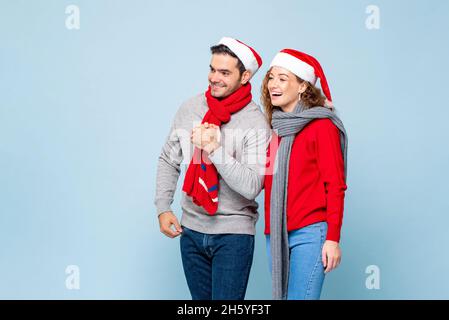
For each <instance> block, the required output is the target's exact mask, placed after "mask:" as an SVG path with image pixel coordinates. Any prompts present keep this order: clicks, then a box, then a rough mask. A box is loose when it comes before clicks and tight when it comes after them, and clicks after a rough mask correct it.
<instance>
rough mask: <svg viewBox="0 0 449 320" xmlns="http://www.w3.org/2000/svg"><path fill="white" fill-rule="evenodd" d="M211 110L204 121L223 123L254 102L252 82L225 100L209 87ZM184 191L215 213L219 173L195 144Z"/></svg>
mask: <svg viewBox="0 0 449 320" xmlns="http://www.w3.org/2000/svg"><path fill="white" fill-rule="evenodd" d="M205 95H206V100H207V105H208V107H209V110H208V111H207V112H206V115H205V116H204V118H203V120H202V122H201V123H205V122H208V123H212V124H215V125H217V126H221V124H222V123H227V122H228V121H229V120H231V114H233V113H235V112H237V111H239V110H241V109H242V108H243V107H245V106H246V105H247V104H248V103H250V102H251V99H252V95H251V84H250V83H249V82H248V83H247V84H246V85H244V86H241V87H240V88H239V89H237V90H236V91H234V92H233V93H232V94H231V95H229V96H227V97H226V98H224V99H222V100H218V99H217V98H214V97H213V96H212V95H211V93H210V87H209V88H208V90H207V91H206V93H205ZM182 191H184V192H186V193H187V195H188V196H189V197H192V200H193V202H194V203H195V204H196V205H198V206H201V207H203V208H204V209H205V210H206V211H207V212H208V213H209V214H211V215H213V214H214V213H215V212H217V208H218V172H217V169H216V168H215V166H214V165H213V164H212V163H211V161H210V160H209V158H208V157H207V154H206V153H205V152H203V151H202V150H201V149H199V148H197V147H195V150H194V152H193V157H192V160H191V161H190V165H189V167H188V169H187V172H186V176H185V180H184V185H183V187H182Z"/></svg>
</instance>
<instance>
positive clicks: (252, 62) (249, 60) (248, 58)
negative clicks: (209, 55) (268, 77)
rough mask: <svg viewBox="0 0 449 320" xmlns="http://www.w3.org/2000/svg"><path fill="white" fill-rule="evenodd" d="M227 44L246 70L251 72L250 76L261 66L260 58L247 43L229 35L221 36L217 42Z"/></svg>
mask: <svg viewBox="0 0 449 320" xmlns="http://www.w3.org/2000/svg"><path fill="white" fill-rule="evenodd" d="M218 44H223V45H225V46H227V47H228V48H229V49H230V50H231V51H232V52H234V54H235V55H236V56H237V57H238V58H239V59H240V61H242V63H243V66H244V67H245V69H246V70H248V71H250V72H251V77H252V76H253V75H254V74H255V73H256V72H257V70H259V68H260V67H261V66H262V58H261V57H260V55H259V54H258V53H257V52H256V50H254V49H253V48H251V47H250V46H248V45H247V44H245V43H243V42H241V41H239V40H237V39H234V38H229V37H223V38H221V40H220V41H219V42H218Z"/></svg>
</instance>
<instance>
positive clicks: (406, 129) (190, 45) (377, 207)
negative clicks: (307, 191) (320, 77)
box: [0, 0, 449, 299]
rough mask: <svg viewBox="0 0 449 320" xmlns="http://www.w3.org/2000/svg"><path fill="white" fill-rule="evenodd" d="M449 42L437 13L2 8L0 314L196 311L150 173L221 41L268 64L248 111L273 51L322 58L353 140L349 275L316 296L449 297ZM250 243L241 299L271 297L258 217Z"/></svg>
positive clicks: (78, 0)
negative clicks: (186, 303)
mask: <svg viewBox="0 0 449 320" xmlns="http://www.w3.org/2000/svg"><path fill="white" fill-rule="evenodd" d="M69 4H75V5H78V6H79V8H80V10H81V29H80V30H68V29H66V27H65V19H66V16H67V15H66V14H65V8H66V6H67V5H69ZM370 4H374V5H377V6H379V8H380V14H381V16H380V17H381V21H380V23H381V25H380V29H379V30H368V29H367V28H366V27H365V20H366V18H367V17H368V14H367V13H366V12H365V9H366V7H367V6H368V5H370ZM448 30H449V2H447V1H444V0H440V1H437V0H434V1H386V0H385V1H355V0H354V1H331V0H329V1H286V0H280V1H256V0H252V1H220V2H218V1H217V2H212V1H208V0H200V1H180V0H179V1H143V0H141V1H138V0H132V1H125V0H123V1H112V0H108V1H106V0H96V1H82V0H73V1H56V0H53V1H13V0H9V1H6V0H1V1H0V243H1V245H0V298H3V299H17V298H18V299H24V298H26V299H122V298H123V299H189V298H190V295H189V292H188V288H187V285H186V282H185V279H184V274H183V271H182V265H181V260H180V253H179V239H176V240H171V239H168V238H166V237H164V236H163V235H162V234H161V233H160V232H159V226H158V222H157V219H156V215H155V208H154V205H153V198H154V189H155V174H156V164H157V159H158V155H159V152H160V150H161V147H162V144H163V140H164V139H165V137H166V135H167V133H168V129H169V126H170V124H171V121H172V118H173V116H174V114H175V112H176V110H177V108H178V106H179V105H180V104H181V102H182V101H184V100H185V99H187V98H189V97H191V96H193V95H195V94H197V93H200V92H202V91H204V90H205V89H206V86H207V72H208V64H209V59H210V53H209V47H210V45H213V44H215V43H216V42H217V41H218V40H219V39H220V38H221V37H222V36H224V35H227V36H233V37H237V38H239V39H241V40H243V41H246V42H248V43H249V44H251V45H253V46H254V47H255V48H256V49H257V50H258V51H259V52H260V53H261V55H262V58H263V59H264V61H265V64H264V66H263V67H262V70H261V71H260V72H259V73H258V74H257V75H256V76H255V78H254V79H253V80H252V82H253V87H254V90H253V94H254V98H255V100H256V101H259V96H260V94H259V88H260V83H261V79H262V77H263V74H264V72H265V71H266V70H267V66H268V64H269V62H270V60H271V58H272V57H273V56H274V54H275V53H276V52H277V51H278V50H280V49H282V48H284V47H292V48H296V49H299V50H302V51H305V52H308V53H310V54H312V55H315V56H316V57H317V58H318V59H319V60H320V61H321V63H322V65H323V68H324V70H325V72H326V75H327V78H328V81H329V84H330V88H331V92H332V95H333V99H334V103H335V105H336V107H337V108H338V110H339V112H340V116H341V118H342V119H343V121H344V123H345V126H346V128H347V131H348V132H349V139H350V140H349V141H350V143H349V163H348V165H349V175H348V186H349V188H348V191H347V196H346V203H345V206H346V210H345V219H344V226H343V238H342V249H343V262H342V265H341V267H340V268H339V269H337V270H336V271H334V272H332V273H331V274H330V275H329V276H328V277H327V279H326V282H325V286H324V289H323V294H322V298H324V299H411V298H414V299H428V298H436V299H442V298H446V299H447V298H449V285H448V284H449V273H448V268H449V257H448V254H447V252H448V251H447V244H448V240H449V235H448V234H449V232H448V224H449V217H448V214H449V205H448V201H449V197H448V180H449V173H448V164H449V148H448V141H449V134H448V126H447V120H448V116H449V111H448V110H449V108H448V105H447V101H448V98H447V92H448V89H447V84H448V81H447V78H446V77H447V75H448V74H449V63H448V60H447V59H448V57H449V45H448V38H447V31H448ZM178 186H179V187H180V183H178ZM179 200H180V193H178V194H177V197H176V199H175V204H174V206H173V207H174V209H175V211H176V212H177V213H178V214H179V213H180V206H179ZM258 201H259V203H260V204H262V203H263V202H262V201H263V194H261V195H260V196H259V197H258ZM257 230H258V234H257V238H256V241H257V243H256V253H255V259H254V264H253V269H252V272H251V278H250V282H249V286H248V291H247V298H248V299H270V298H271V287H270V279H269V273H268V266H267V261H266V254H265V248H264V236H263V234H262V230H263V211H261V219H260V220H259V223H258V226H257ZM72 264H74V265H78V266H79V267H80V271H81V289H80V290H68V289H67V288H66V287H65V279H66V277H67V275H66V274H65V268H66V266H67V265H72ZM369 265H377V266H378V267H379V268H380V289H379V290H368V289H367V288H366V286H365V280H366V278H367V277H368V275H367V274H366V273H365V269H366V267H367V266H369Z"/></svg>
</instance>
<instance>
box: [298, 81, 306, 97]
mask: <svg viewBox="0 0 449 320" xmlns="http://www.w3.org/2000/svg"><path fill="white" fill-rule="evenodd" d="M306 89H307V83H306V82H305V81H303V82H302V83H300V84H299V94H301V93H303V92H304V91H306Z"/></svg>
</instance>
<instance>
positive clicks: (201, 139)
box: [190, 122, 220, 153]
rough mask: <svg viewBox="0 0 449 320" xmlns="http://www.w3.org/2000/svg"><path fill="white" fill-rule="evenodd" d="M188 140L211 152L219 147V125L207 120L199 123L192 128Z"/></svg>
mask: <svg viewBox="0 0 449 320" xmlns="http://www.w3.org/2000/svg"><path fill="white" fill-rule="evenodd" d="M190 140H191V141H192V143H193V144H194V145H195V146H196V147H198V148H200V149H201V150H204V151H206V152H207V153H212V152H213V151H215V150H216V149H218V148H219V147H220V127H218V126H216V125H215V124H212V123H207V122H205V123H203V124H200V125H198V126H196V127H195V128H193V130H192V135H191V137H190Z"/></svg>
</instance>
